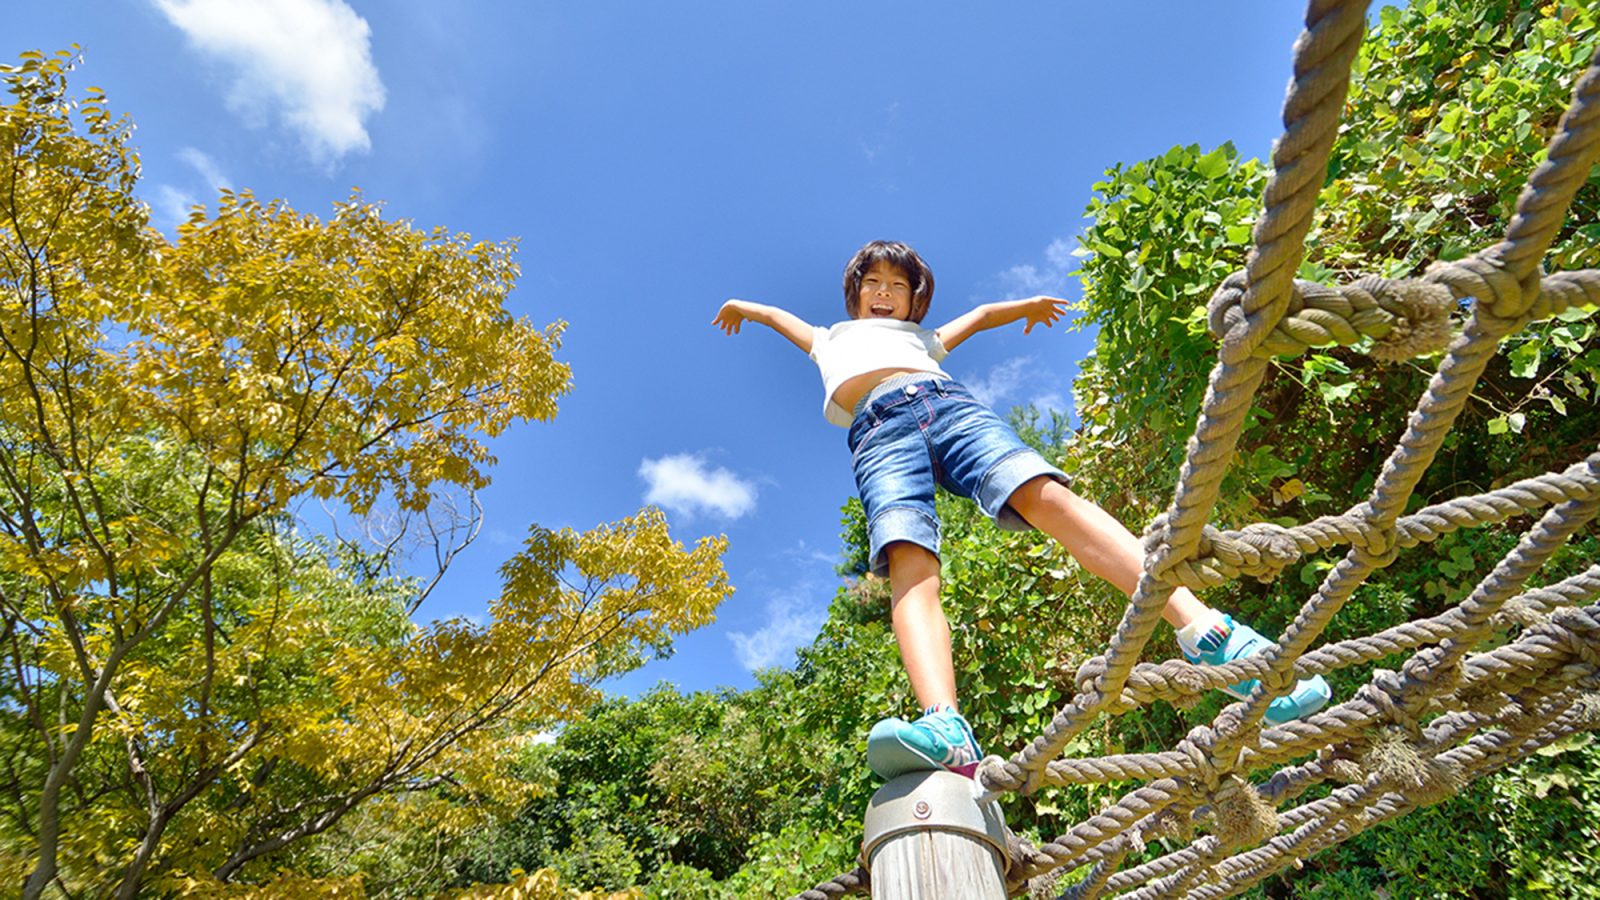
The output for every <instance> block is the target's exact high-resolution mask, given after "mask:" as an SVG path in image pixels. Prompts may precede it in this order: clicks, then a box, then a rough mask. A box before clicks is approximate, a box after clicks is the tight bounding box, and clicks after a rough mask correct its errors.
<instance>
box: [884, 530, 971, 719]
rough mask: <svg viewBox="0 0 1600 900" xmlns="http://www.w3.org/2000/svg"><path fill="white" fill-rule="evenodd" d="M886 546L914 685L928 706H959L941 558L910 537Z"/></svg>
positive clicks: (895, 615) (903, 653)
mask: <svg viewBox="0 0 1600 900" xmlns="http://www.w3.org/2000/svg"><path fill="white" fill-rule="evenodd" d="M885 552H886V553H887V555H888V557H889V589H890V592H891V594H892V596H893V601H892V603H893V606H892V607H891V612H890V617H891V619H892V620H893V622H894V636H895V640H896V641H897V642H898V643H899V644H900V661H901V663H903V664H904V665H905V667H906V675H907V676H909V677H910V679H911V690H912V692H913V693H915V694H916V695H917V703H918V704H919V705H921V706H922V708H923V709H927V708H928V707H930V706H934V705H936V704H940V703H948V704H950V705H951V706H955V705H956V672H955V664H954V663H953V662H952V661H951V657H950V622H949V620H947V619H946V618H945V616H944V607H942V606H941V605H940V603H939V558H938V557H937V556H934V555H933V554H932V553H929V552H928V550H927V549H926V548H924V547H919V546H917V545H916V544H912V543H908V542H906V541H895V542H894V543H892V544H890V545H889V546H888V547H887V548H885Z"/></svg>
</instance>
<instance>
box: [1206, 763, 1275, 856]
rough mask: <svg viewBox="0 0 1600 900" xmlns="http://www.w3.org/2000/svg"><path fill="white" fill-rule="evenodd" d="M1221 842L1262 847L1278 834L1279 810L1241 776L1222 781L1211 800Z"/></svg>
mask: <svg viewBox="0 0 1600 900" xmlns="http://www.w3.org/2000/svg"><path fill="white" fill-rule="evenodd" d="M1211 814H1212V816H1213V817H1214V818H1215V819H1216V822H1217V840H1218V841H1220V842H1222V844H1223V846H1225V847H1228V848H1230V849H1231V848H1234V847H1241V846H1248V845H1253V844H1259V843H1261V842H1262V841H1265V840H1267V839H1268V838H1270V837H1272V836H1273V835H1275V834H1277V833H1278V827H1279V826H1278V811H1277V810H1276V809H1274V808H1273V807H1272V805H1271V804H1270V803H1268V802H1267V801H1266V800H1265V799H1264V798H1263V797H1262V796H1261V793H1260V792H1259V791H1257V790H1256V789H1255V787H1254V786H1253V785H1251V784H1250V783H1249V782H1247V781H1245V780H1244V779H1242V778H1240V777H1239V776H1237V775H1229V776H1228V777H1226V778H1224V779H1223V781H1222V786H1221V787H1220V788H1218V789H1217V791H1216V793H1215V794H1214V795H1213V797H1212V801H1211Z"/></svg>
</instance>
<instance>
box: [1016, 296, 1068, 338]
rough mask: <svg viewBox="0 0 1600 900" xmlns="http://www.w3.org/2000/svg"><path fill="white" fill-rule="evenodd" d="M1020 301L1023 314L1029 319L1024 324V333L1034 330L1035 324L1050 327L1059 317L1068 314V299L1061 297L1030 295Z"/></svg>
mask: <svg viewBox="0 0 1600 900" xmlns="http://www.w3.org/2000/svg"><path fill="white" fill-rule="evenodd" d="M1020 302H1021V304H1022V315H1023V316H1025V317H1026V318H1027V320H1028V324H1026V325H1024V326H1022V333H1023V334H1027V333H1028V332H1030V331H1032V330H1033V326H1035V325H1043V326H1044V327H1046V328H1050V327H1052V326H1054V325H1055V324H1056V320H1057V319H1060V318H1061V317H1062V316H1064V315H1066V314H1067V301H1065V300H1062V299H1061V298H1060V297H1042V296H1041V297H1029V298H1028V299H1026V300H1023V301H1020Z"/></svg>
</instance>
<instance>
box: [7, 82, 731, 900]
mask: <svg viewBox="0 0 1600 900" xmlns="http://www.w3.org/2000/svg"><path fill="white" fill-rule="evenodd" d="M73 62H74V60H73V58H72V56H71V55H70V54H66V53H61V54H56V55H55V56H52V57H46V56H43V55H41V54H37V53H29V54H24V55H23V57H22V60H21V62H20V64H18V65H15V66H7V67H4V68H3V70H0V71H3V78H4V81H5V84H6V88H7V90H8V92H9V94H10V97H11V102H10V105H8V106H6V107H4V111H3V118H0V159H3V161H4V166H5V173H4V176H3V181H0V616H3V631H0V641H3V649H0V654H3V663H4V666H3V668H4V671H3V673H0V697H3V700H0V735H3V737H0V740H3V742H4V744H3V745H4V747H5V748H6V749H7V750H10V751H15V752H14V753H8V754H7V756H8V759H9V763H8V768H7V769H6V770H5V772H4V783H3V785H0V793H3V796H0V800H3V803H4V809H5V813H6V818H5V820H4V822H3V824H0V829H3V832H0V834H3V835H4V846H5V847H6V850H5V854H4V857H3V858H0V864H3V865H4V866H5V867H6V869H7V871H6V872H5V875H4V877H6V878H7V879H8V880H9V881H10V882H11V883H21V884H24V885H25V886H24V895H25V896H28V897H37V896H39V895H40V894H41V893H43V891H44V890H45V889H46V888H47V887H48V886H50V885H52V884H56V885H58V886H60V887H61V888H62V889H63V890H64V891H65V892H68V893H71V894H76V893H77V892H78V890H79V889H81V888H90V889H93V890H95V891H96V892H102V893H112V892H114V893H117V894H118V895H120V896H133V895H135V894H136V893H138V892H139V891H140V888H141V885H143V884H146V883H147V882H149V881H150V880H151V879H152V878H155V879H156V881H157V883H159V884H160V885H162V888H161V889H164V890H174V889H178V888H179V887H181V886H185V885H193V884H195V883H196V882H205V881H211V880H220V881H230V880H234V879H237V878H240V877H241V876H248V875H249V874H250V873H251V872H252V871H256V870H257V869H259V870H260V871H263V872H264V871H265V869H264V868H261V866H262V863H263V861H264V860H265V859H267V858H269V857H271V856H272V855H273V854H276V853H279V852H281V851H282V850H283V849H284V848H286V847H289V846H290V845H291V844H293V843H294V842H296V841H299V840H301V839H303V838H306V837H308V836H311V835H315V834H317V833H319V832H322V831H324V830H325V829H327V828H329V827H331V826H332V825H334V824H335V823H337V822H338V821H339V820H340V819H341V818H342V817H344V816H345V815H347V814H348V813H349V812H350V811H351V810H353V809H355V808H356V807H357V806H359V805H361V804H363V803H368V802H372V801H374V800H376V799H381V798H385V797H392V796H397V795H407V794H409V795H421V794H424V793H426V792H428V791H439V790H448V791H451V792H454V794H456V795H457V796H458V797H468V798H480V799H483V800H485V801H486V802H487V801H492V800H493V799H495V798H496V797H499V796H502V795H514V794H516V793H517V792H518V791H521V790H523V789H524V788H523V787H521V786H520V785H519V784H518V783H514V782H513V780H510V779H507V778H505V777H504V775H503V773H502V771H501V768H500V767H501V764H502V763H503V761H504V759H505V758H506V757H507V756H508V754H510V753H511V752H512V750H513V749H514V747H515V746H516V745H517V744H518V743H519V742H520V741H521V740H523V738H521V737H520V735H521V734H523V733H524V730H523V728H520V727H512V726H513V725H517V726H527V725H533V726H537V727H546V728H547V727H550V725H551V724H553V723H556V722H559V721H562V720H564V719H567V718H571V717H573V716H575V715H577V714H579V713H580V712H581V710H582V709H583V708H584V707H585V706H587V705H588V704H590V703H592V702H594V700H595V699H596V696H597V695H596V692H595V691H594V689H593V684H594V683H595V682H596V681H597V680H599V679H601V678H604V677H606V676H609V675H613V674H616V673H618V672H621V671H625V670H626V669H628V668H630V667H632V666H635V665H637V664H639V663H640V662H641V661H642V660H643V659H644V658H645V656H647V655H649V654H651V653H655V652H660V651H663V650H665V649H666V648H667V647H669V646H670V642H671V637H672V635H674V634H678V633H681V632H683V631H685V630H687V629H691V628H694V627H698V626H699V625H702V624H704V623H706V622H708V621H710V619H711V617H712V614H713V611H714V609H715V607H716V605H717V604H718V603H719V602H720V601H721V600H722V599H724V598H725V597H726V596H727V594H728V593H729V590H730V589H729V587H728V585H727V580H726V576H725V574H724V572H723V570H722V567H721V563H720V554H721V553H722V550H723V548H724V542H723V541H722V540H721V539H706V540H702V541H700V542H699V543H698V544H697V546H696V547H694V548H693V549H685V548H684V547H682V546H681V545H680V544H678V543H677V542H675V541H674V540H673V539H672V538H671V537H670V535H669V534H668V531H667V527H666V522H665V519H664V518H663V517H662V516H661V514H660V513H659V512H658V511H655V510H645V511H642V512H641V513H640V514H639V515H637V516H634V517H631V518H628V519H625V520H623V521H620V522H617V523H613V524H610V525H605V526H601V527H599V528H596V529H594V530H592V531H590V532H587V533H577V532H573V531H570V530H564V531H560V532H553V531H548V530H544V529H540V528H537V527H534V528H532V529H531V530H530V532H529V536H528V538H527V541H526V544H525V546H524V547H523V549H522V550H521V551H520V552H519V553H518V554H517V555H516V556H515V557H513V558H512V559H511V560H510V561H508V562H507V563H506V565H505V567H504V569H503V572H502V574H503V583H504V587H503V589H502V592H501V594H500V596H499V597H498V599H496V600H495V601H494V602H493V603H492V604H491V610H490V611H491V614H492V621H491V623H490V624H488V625H482V626H480V625H476V624H473V623H469V622H465V621H450V622H442V623H434V624H432V625H430V626H426V627H419V626H415V625H412V624H411V623H410V622H409V621H408V619H407V613H409V612H410V611H411V610H412V609H414V608H415V602H416V598H417V596H418V592H419V591H423V590H426V589H427V586H426V585H425V584H421V583H419V582H416V581H412V580H407V579H404V578H401V577H398V576H397V575H396V574H395V572H396V568H395V567H396V565H397V563H396V560H394V559H393V557H392V556H391V555H388V554H383V553H379V554H376V555H374V554H371V553H367V552H364V551H358V550H355V549H352V548H351V547H349V546H347V545H343V544H329V543H326V542H322V543H319V542H314V541H310V540H307V539H306V538H304V537H301V536H300V535H298V534H297V533H296V531H295V529H294V520H293V511H294V509H295V508H296V505H297V504H298V503H302V502H304V501H306V500H308V499H312V498H315V499H320V500H323V501H327V502H330V503H333V504H336V505H338V506H342V507H343V508H344V510H345V512H344V513H343V515H347V516H356V517H360V516H364V515H366V514H368V513H370V512H372V511H373V510H374V509H375V508H379V507H384V506H392V507H394V508H395V509H396V510H397V511H398V514H400V515H402V516H406V517H412V518H416V517H423V516H427V515H429V514H430V510H435V511H436V510H438V509H439V503H440V501H441V500H443V499H445V498H449V497H452V496H455V497H459V496H461V495H463V494H470V492H472V491H475V490H477V489H479V488H481V487H483V486H484V485H485V484H487V483H488V477H489V476H488V467H489V466H490V465H491V464H492V462H493V459H492V458H491V457H490V455H489V453H488V452H487V450H486V449H485V447H484V445H483V443H482V438H483V437H485V436H493V435H495V434H498V433H500V432H501V431H502V430H504V429H505V428H507V427H509V426H510V425H512V424H513V423H515V422H519V421H525V420H530V419H532V420H541V421H542V420H549V419H551V418H552V417H553V416H554V415H555V413H556V401H557V398H559V397H560V396H561V395H562V394H563V393H565V392H566V390H567V389H568V387H569V385H570V381H571V376H570V372H569V370H568V368H567V366H566V365H565V364H564V363H561V362H559V361H558V360H557V359H556V358H555V351H556V350H557V349H558V348H559V345H560V335H561V331H562V328H563V326H562V324H560V323H557V324H554V325H551V326H548V327H546V328H543V329H541V328H536V327H534V326H533V325H531V324H530V323H528V322H527V321H525V320H521V319H516V318H513V317H512V316H510V315H509V314H508V313H507V312H506V311H505V309H504V306H503V301H504V298H505V296H506V293H507V292H508V291H509V290H510V289H511V287H512V285H513V283H514V281H515V278H516V276H517V266H516V264H515V262H514V260H513V253H514V245H511V244H504V243H502V244H495V243H485V242H474V241H472V240H471V239H469V238H468V237H467V236H465V235H460V234H451V233H448V232H446V231H445V230H443V229H434V230H432V231H429V232H422V231H418V230H417V229H415V228H413V227H412V226H411V225H410V224H409V223H407V222H404V221H394V220H386V219H385V218H383V216H382V214H381V210H380V209H379V208H378V207H377V206H375V205H373V204H370V203H367V202H364V201H363V200H362V199H361V198H360V197H359V196H357V197H354V198H352V199H351V200H349V201H347V202H345V203H342V204H339V205H337V206H336V207H335V210H334V215H333V217H332V218H331V219H328V220H327V221H322V220H319V219H317V218H315V217H313V216H309V215H305V214H302V213H298V212H296V211H294V210H292V209H290V208H289V207H288V206H287V205H286V204H284V203H281V202H274V203H264V202H261V201H258V200H256V199H255V198H254V197H253V196H251V195H250V194H248V193H238V194H233V193H227V192H224V194H223V195H222V197H221V199H220V202H219V204H218V208H217V210H216V211H215V213H212V214H209V215H207V214H206V213H205V212H203V211H201V210H196V211H195V212H194V213H193V214H192V215H191V216H190V218H189V220H188V222H186V223H185V224H183V225H181V226H180V227H179V230H178V238H177V240H176V241H175V242H169V241H167V240H166V239H165V238H164V237H163V236H161V235H160V234H159V233H157V232H155V231H154V230H152V229H151V228H150V227H149V225H148V223H147V211H146V209H145V207H144V206H143V205H142V204H141V203H139V202H138V201H137V199H136V198H135V197H134V195H133V188H134V186H135V184H136V182H137V177H138V161H137V158H136V156H135V155H134V153H133V151H132V150H131V147H130V136H131V131H132V126H131V124H130V123H129V121H128V120H127V119H126V118H120V119H114V118H113V117H112V116H111V114H110V112H109V111H108V109H107V107H106V105H105V101H104V98H103V97H102V96H101V95H100V93H99V92H98V91H96V90H94V89H90V90H89V91H88V92H87V93H86V94H85V97H84V98H83V99H82V100H74V99H72V98H70V97H69V95H68V91H67V76H68V73H69V72H70V70H71V69H72V66H73ZM469 532H470V529H469ZM449 556H450V553H449V550H448V549H446V551H445V552H444V553H443V554H442V556H441V559H442V560H444V561H445V562H446V563H447V561H448V559H449ZM452 808H457V809H469V810H470V809H471V808H472V806H471V805H470V804H460V803H456V804H453V806H452ZM252 867H256V868H255V869H252ZM157 876H159V877H157Z"/></svg>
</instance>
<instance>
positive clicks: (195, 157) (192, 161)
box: [178, 147, 233, 193]
mask: <svg viewBox="0 0 1600 900" xmlns="http://www.w3.org/2000/svg"><path fill="white" fill-rule="evenodd" d="M178 158H179V159H181V160H183V161H184V162H186V163H188V164H189V167H190V168H192V169H194V170H195V171H196V172H198V173H200V177H201V178H204V179H205V181H206V184H207V185H210V187H211V192H212V193H216V192H217V191H231V190H233V182H231V181H229V180H228V176H226V175H224V174H222V169H221V168H220V167H219V166H218V165H217V163H216V161H215V160H213V159H212V158H211V157H209V156H207V155H206V154H204V153H202V152H201V151H199V150H196V149H195V148H193V147H184V148H183V149H182V150H179V151H178Z"/></svg>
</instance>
